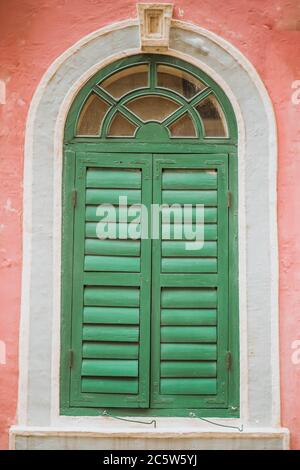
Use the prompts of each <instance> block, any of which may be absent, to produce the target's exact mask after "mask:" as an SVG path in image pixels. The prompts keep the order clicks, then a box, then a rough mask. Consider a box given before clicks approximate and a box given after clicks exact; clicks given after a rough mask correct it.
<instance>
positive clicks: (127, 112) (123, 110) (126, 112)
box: [117, 105, 143, 126]
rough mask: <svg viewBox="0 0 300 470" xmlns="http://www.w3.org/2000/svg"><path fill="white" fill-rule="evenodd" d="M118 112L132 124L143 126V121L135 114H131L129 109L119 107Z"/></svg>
mask: <svg viewBox="0 0 300 470" xmlns="http://www.w3.org/2000/svg"><path fill="white" fill-rule="evenodd" d="M117 109H118V111H119V112H120V113H121V114H123V115H124V116H126V117H127V118H128V119H129V120H130V121H131V122H133V123H134V124H136V125H137V126H142V125H143V121H142V120H141V119H140V118H139V117H138V116H137V115H136V114H134V113H133V112H131V111H130V110H129V109H127V108H125V106H123V105H119V106H117Z"/></svg>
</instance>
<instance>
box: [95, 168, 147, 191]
mask: <svg viewBox="0 0 300 470" xmlns="http://www.w3.org/2000/svg"><path fill="white" fill-rule="evenodd" d="M141 184H142V178H141V170H138V169H127V168H126V169H120V168H118V169H114V168H109V169H108V168H88V170H87V173H86V186H87V188H141Z"/></svg>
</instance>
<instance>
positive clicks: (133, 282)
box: [83, 271, 142, 307]
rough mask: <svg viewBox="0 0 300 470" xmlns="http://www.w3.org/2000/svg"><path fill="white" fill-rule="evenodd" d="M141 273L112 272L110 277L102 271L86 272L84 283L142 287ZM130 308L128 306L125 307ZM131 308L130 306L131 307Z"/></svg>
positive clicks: (102, 285)
mask: <svg viewBox="0 0 300 470" xmlns="http://www.w3.org/2000/svg"><path fill="white" fill-rule="evenodd" d="M141 278H142V275H141V273H126V276H125V275H124V273H116V272H111V273H110V274H109V276H108V275H107V273H106V272H104V271H103V272H102V271H97V272H96V271H84V274H83V283H84V284H85V285H87V286H93V287H96V286H99V287H104V286H119V287H129V286H131V287H132V286H136V287H138V286H140V284H141ZM124 307H128V305H124ZM129 307H130V305H129Z"/></svg>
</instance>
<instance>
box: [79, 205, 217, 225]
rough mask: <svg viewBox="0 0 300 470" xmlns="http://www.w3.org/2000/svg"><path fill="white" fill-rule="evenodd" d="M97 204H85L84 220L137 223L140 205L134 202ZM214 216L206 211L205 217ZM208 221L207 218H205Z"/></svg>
mask: <svg viewBox="0 0 300 470" xmlns="http://www.w3.org/2000/svg"><path fill="white" fill-rule="evenodd" d="M98 207H99V204H95V205H93V206H92V205H87V206H86V207H85V220H86V221H87V222H100V221H101V220H102V219H104V220H105V222H120V221H122V222H126V223H131V224H134V223H139V222H140V219H141V211H142V209H141V205H140V204H134V207H132V208H130V207H127V209H126V208H125V206H121V205H120V207H119V206H117V205H113V204H111V205H110V206H107V207H105V204H104V207H102V208H100V209H98ZM211 210H212V211H213V210H214V209H213V208H212V209H211ZM195 216H196V214H195ZM213 217H214V214H213V213H211V214H210V213H208V215H207V218H208V219H209V218H210V219H212V218H213ZM207 221H208V222H209V220H207Z"/></svg>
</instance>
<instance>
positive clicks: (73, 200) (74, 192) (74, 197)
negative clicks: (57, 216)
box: [72, 189, 77, 207]
mask: <svg viewBox="0 0 300 470" xmlns="http://www.w3.org/2000/svg"><path fill="white" fill-rule="evenodd" d="M76 204H77V191H76V189H73V191H72V206H73V207H76Z"/></svg>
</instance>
